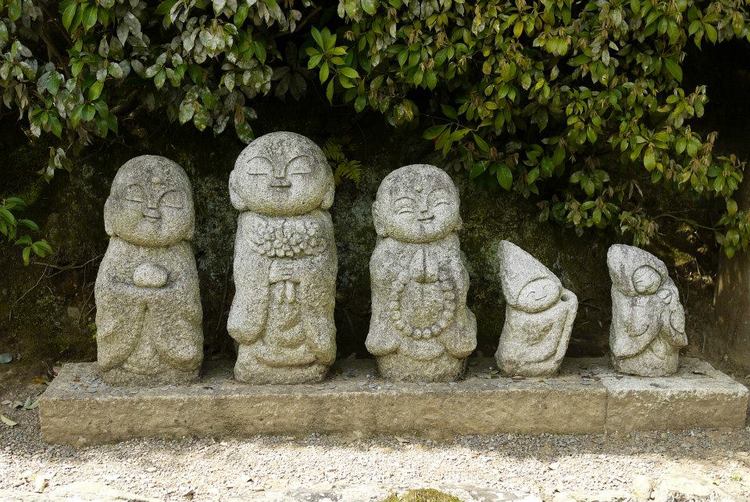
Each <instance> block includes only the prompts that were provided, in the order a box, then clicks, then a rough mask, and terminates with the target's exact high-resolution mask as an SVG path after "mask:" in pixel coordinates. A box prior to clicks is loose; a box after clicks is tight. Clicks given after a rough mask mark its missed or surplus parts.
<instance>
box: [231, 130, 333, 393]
mask: <svg viewBox="0 0 750 502" xmlns="http://www.w3.org/2000/svg"><path fill="white" fill-rule="evenodd" d="M229 194H230V197H231V200H232V205H233V206H234V207H235V208H236V209H237V210H239V211H241V214H240V217H239V221H238V227H237V239H236V242H235V249H234V282H235V285H236V294H235V297H234V301H233V302H232V308H231V310H230V312H229V320H228V323H227V329H228V331H229V334H230V335H231V336H232V338H234V339H235V341H236V342H237V343H238V344H239V346H238V349H237V363H236V365H235V367H234V376H235V378H236V379H237V380H239V381H241V382H248V383H254V384H266V383H270V384H292V383H304V382H317V381H320V380H322V379H323V378H324V377H325V375H326V373H327V371H328V368H329V366H330V365H331V364H333V361H334V359H335V357H336V326H335V325H334V321H333V308H334V304H335V295H336V266H337V262H336V246H335V242H334V236H333V222H332V221H331V215H330V214H329V213H328V209H329V208H330V207H331V204H333V196H334V181H333V173H332V171H331V167H330V166H329V165H328V162H327V160H326V158H325V155H324V154H323V152H322V151H321V149H320V148H319V147H318V146H317V145H316V144H315V143H313V142H312V141H310V140H309V139H308V138H306V137H304V136H300V135H299V134H294V133H291V132H275V133H271V134H266V135H265V136H262V137H260V138H258V139H256V140H255V141H253V142H252V143H250V145H248V146H247V147H246V148H245V149H244V150H243V151H242V153H241V154H240V156H239V157H238V158H237V162H236V163H235V166H234V170H233V171H232V174H231V175H230V177H229Z"/></svg>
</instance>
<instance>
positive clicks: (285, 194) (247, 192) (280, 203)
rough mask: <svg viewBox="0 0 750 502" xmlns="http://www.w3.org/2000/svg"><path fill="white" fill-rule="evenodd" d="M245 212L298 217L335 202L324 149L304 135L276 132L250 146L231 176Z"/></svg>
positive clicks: (236, 202) (234, 194)
mask: <svg viewBox="0 0 750 502" xmlns="http://www.w3.org/2000/svg"><path fill="white" fill-rule="evenodd" d="M229 190H230V195H231V198H232V204H233V205H234V207H235V208H237V209H239V210H241V211H253V212H256V213H260V214H265V215H269V216H295V215H301V214H305V213H309V212H310V211H312V210H314V209H319V208H322V209H328V208H329V207H330V206H331V204H332V203H333V191H334V183H333V173H332V172H331V167H330V166H329V165H328V161H327V160H326V158H325V155H324V154H323V152H322V151H321V150H320V148H318V146H317V145H316V144H315V143H313V142H312V141H310V140H309V139H308V138H305V137H304V136H300V135H298V134H294V133H288V132H277V133H271V134H266V135H265V136H262V137H260V138H258V139H256V140H255V141H253V142H252V143H251V144H250V145H248V146H247V147H246V148H245V149H244V150H243V151H242V153H241V154H240V156H239V158H238V159H237V162H236V163H235V167H234V171H232V174H231V176H230V179H229Z"/></svg>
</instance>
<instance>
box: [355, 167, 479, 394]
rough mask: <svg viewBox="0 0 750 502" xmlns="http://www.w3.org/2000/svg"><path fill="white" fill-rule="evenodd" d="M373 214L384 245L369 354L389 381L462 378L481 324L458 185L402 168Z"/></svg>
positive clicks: (375, 271) (373, 271) (434, 172)
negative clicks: (470, 295)
mask: <svg viewBox="0 0 750 502" xmlns="http://www.w3.org/2000/svg"><path fill="white" fill-rule="evenodd" d="M372 213H373V220H374V223H375V231H376V233H377V235H378V243H377V245H376V247H375V250H374V251H373V254H372V258H371V259H370V282H371V288H372V316H371V318H370V330H369V332H368V334H367V340H366V346H367V350H368V351H369V352H370V353H371V354H373V355H374V356H376V357H377V361H378V368H379V370H380V374H381V375H382V376H384V377H385V378H387V379H390V380H404V381H421V382H442V381H451V380H456V379H457V378H459V377H460V376H461V375H462V373H463V372H464V368H465V362H466V358H467V357H468V356H469V354H471V353H472V352H473V350H474V349H475V348H476V345H477V340H476V333H477V326H476V319H475V318H474V314H473V313H472V312H471V311H470V310H469V309H468V307H467V306H466V293H467V291H468V289H469V275H468V273H467V271H466V265H465V261H464V257H463V255H462V254H461V249H460V246H459V241H458V235H457V234H456V230H458V228H459V227H460V225H461V216H460V214H459V197H458V191H457V190H456V187H455V185H454V184H453V181H452V180H451V178H450V177H449V176H448V175H447V174H446V173H445V171H442V170H441V169H438V168H437V167H435V166H431V165H425V164H416V165H410V166H405V167H402V168H400V169H397V170H395V171H393V172H392V173H390V174H389V175H388V176H386V177H385V178H384V179H383V181H382V183H381V184H380V187H379V188H378V192H377V197H376V200H375V202H374V204H373V207H372Z"/></svg>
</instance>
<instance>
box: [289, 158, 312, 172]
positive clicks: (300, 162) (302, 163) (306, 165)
mask: <svg viewBox="0 0 750 502" xmlns="http://www.w3.org/2000/svg"><path fill="white" fill-rule="evenodd" d="M286 170H287V172H288V173H289V174H310V173H311V172H312V159H311V158H310V157H308V156H307V155H300V156H299V157H295V158H293V159H292V160H290V161H289V163H288V164H287V165H286Z"/></svg>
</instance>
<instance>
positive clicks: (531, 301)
mask: <svg viewBox="0 0 750 502" xmlns="http://www.w3.org/2000/svg"><path fill="white" fill-rule="evenodd" d="M561 295H562V288H561V287H560V285H559V284H558V283H557V282H555V281H553V280H552V279H550V278H548V277H543V278H541V279H535V280H533V281H531V282H529V283H528V284H527V285H525V286H524V287H523V288H522V289H521V292H520V293H519V294H518V300H517V302H516V303H517V304H518V306H519V307H520V308H521V309H523V310H524V311H526V312H541V311H543V310H547V309H548V308H550V307H551V306H552V305H554V304H555V303H556V302H557V301H558V300H559V299H560V296H561Z"/></svg>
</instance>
